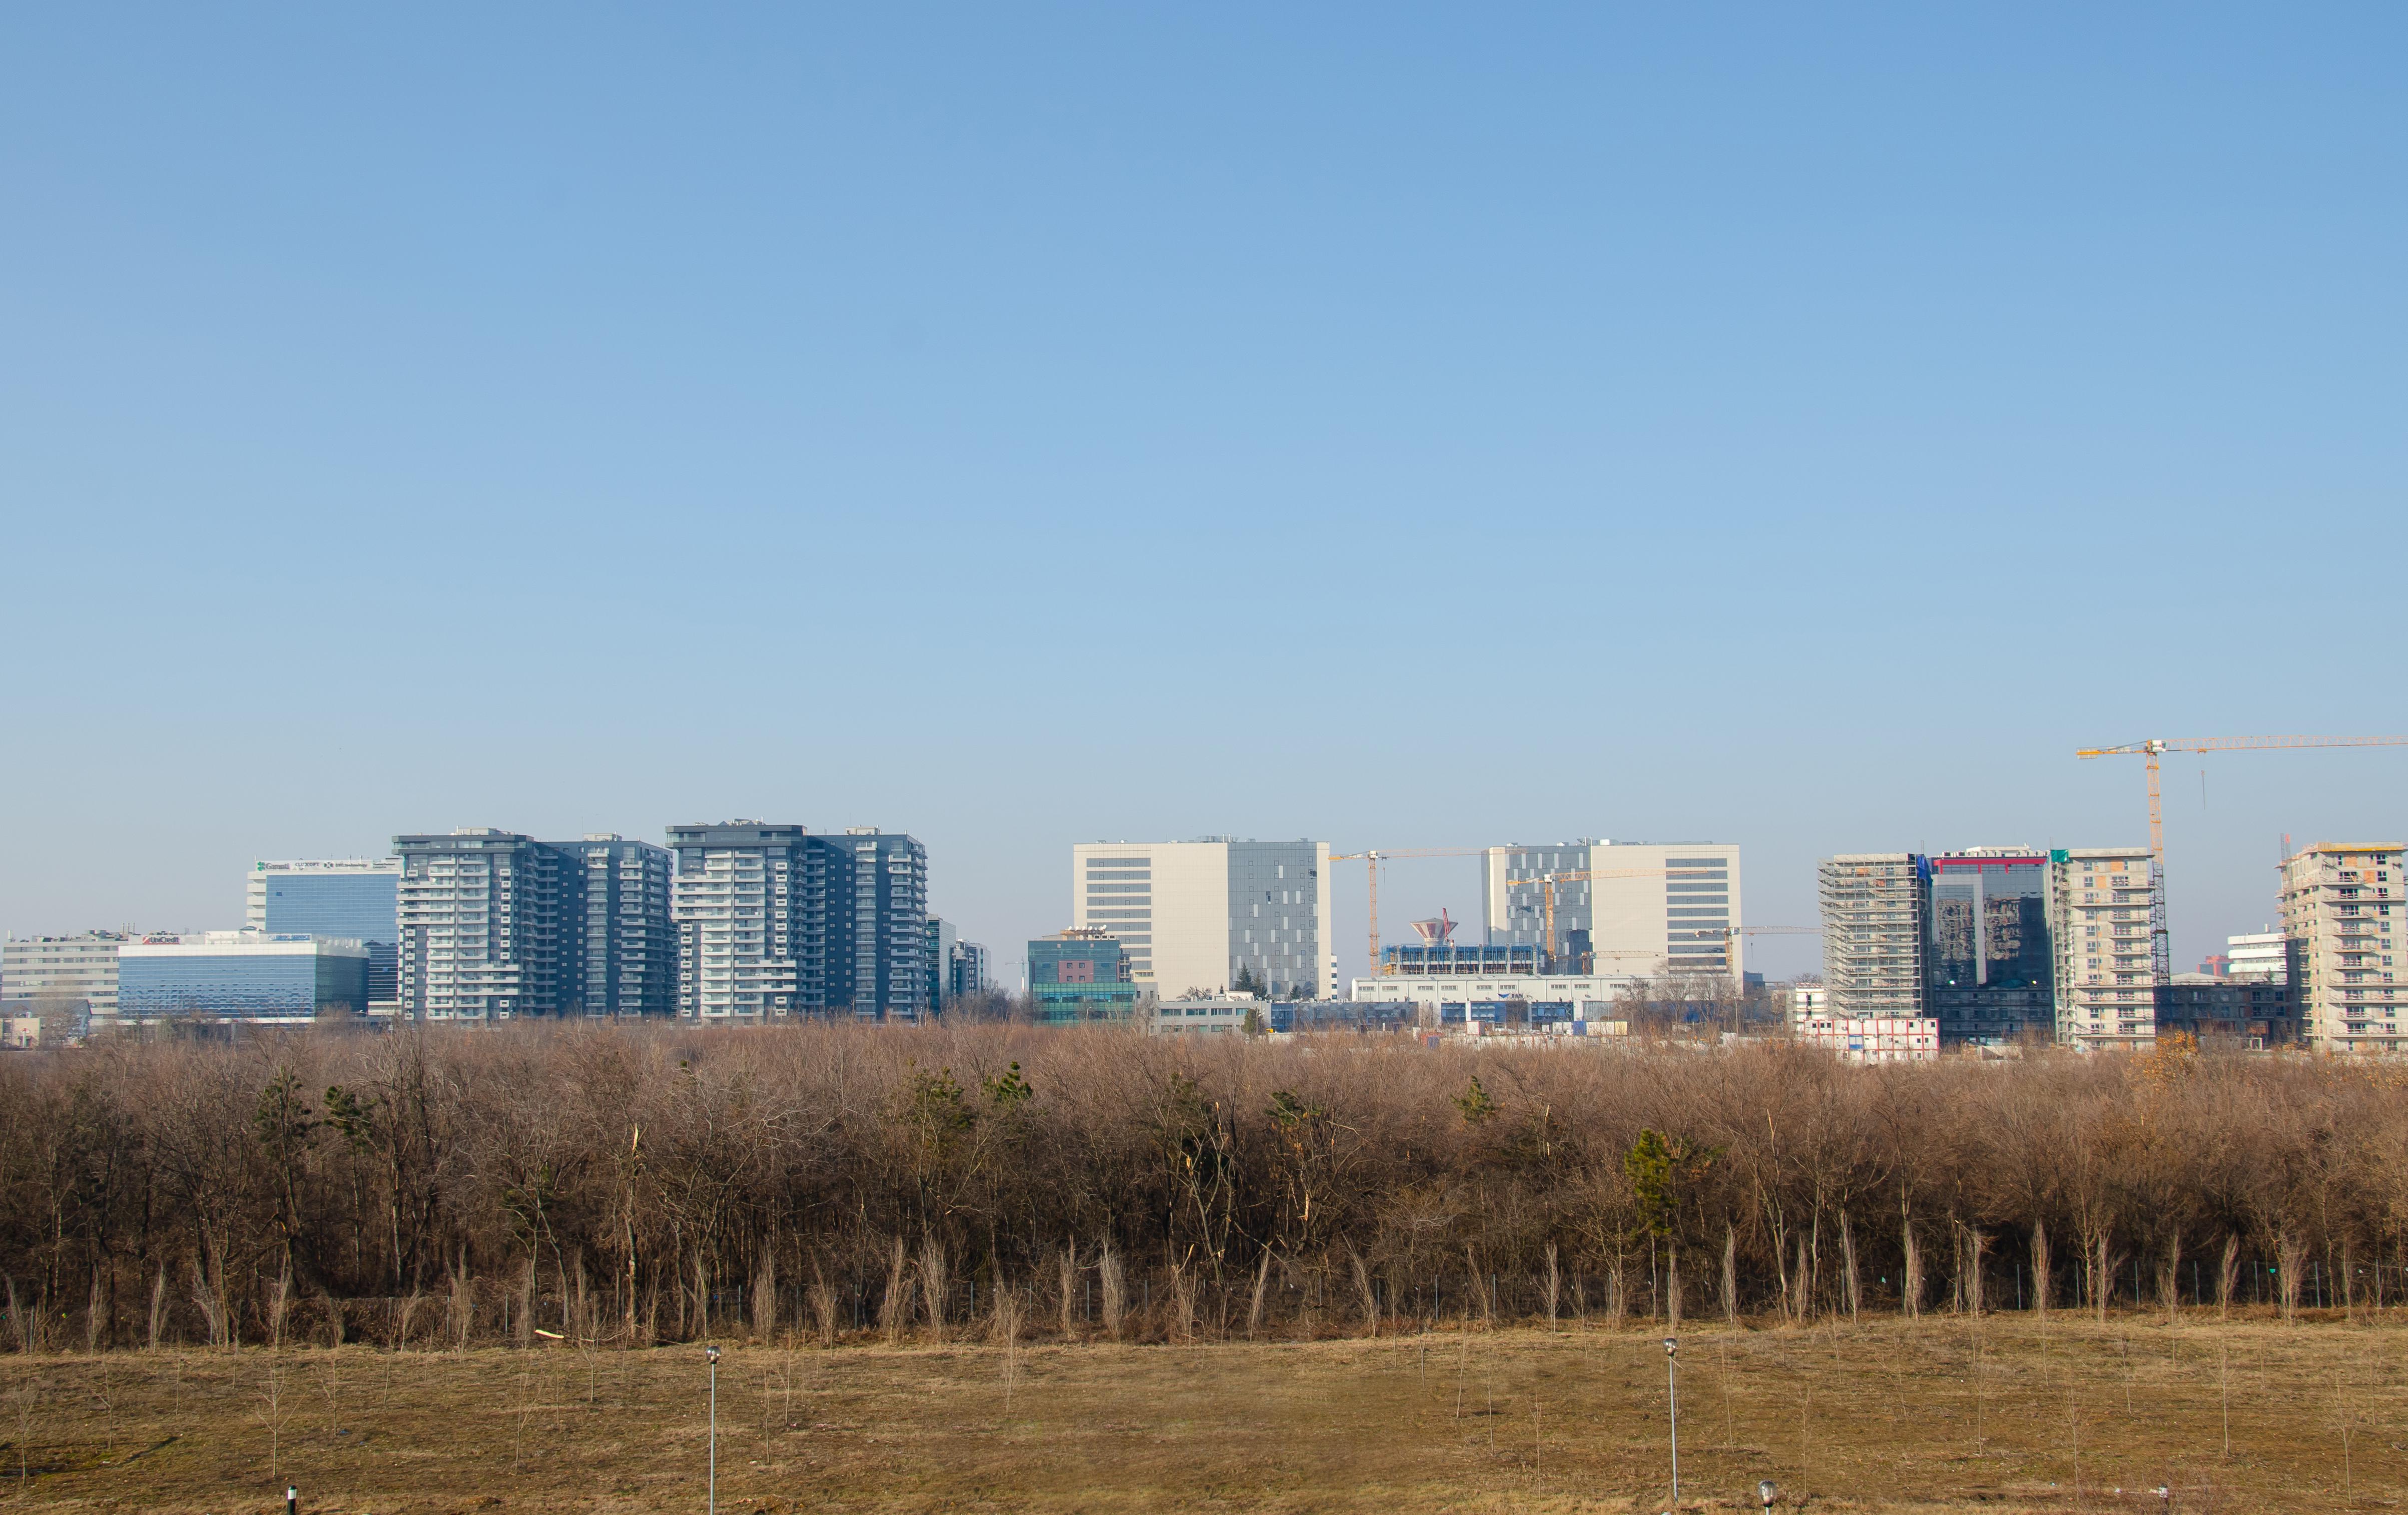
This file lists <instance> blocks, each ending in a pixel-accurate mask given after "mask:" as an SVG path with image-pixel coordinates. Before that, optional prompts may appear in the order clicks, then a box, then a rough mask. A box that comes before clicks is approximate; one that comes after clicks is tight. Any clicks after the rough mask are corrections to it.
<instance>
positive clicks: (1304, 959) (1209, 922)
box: [1070, 836, 1338, 999]
mask: <svg viewBox="0 0 2408 1515" xmlns="http://www.w3.org/2000/svg"><path fill="white" fill-rule="evenodd" d="M1070 924H1071V926H1072V927H1073V928H1074V929H1081V930H1086V929H1096V930H1102V931H1107V932H1110V933H1111V936H1113V937H1114V938H1116V939H1117V940H1118V941H1119V942H1120V943H1121V946H1122V950H1124V951H1125V953H1126V955H1127V957H1128V960H1129V963H1130V965H1131V969H1132V974H1133V978H1134V980H1135V981H1136V982H1137V983H1139V984H1140V985H1141V986H1143V987H1144V988H1146V989H1150V990H1153V991H1154V992H1155V993H1158V994H1160V995H1161V996H1162V997H1163V998H1166V999H1169V998H1176V997H1179V996H1182V995H1185V994H1187V993H1190V992H1191V991H1194V992H1198V993H1206V994H1220V993H1226V992H1227V991H1228V990H1230V989H1231V988H1233V987H1235V986H1236V984H1237V983H1238V981H1239V980H1240V978H1245V979H1250V980H1253V981H1256V982H1259V983H1261V984H1263V985H1264V986H1265V987H1266V988H1267V989H1268V990H1269V993H1270V995H1271V996H1272V997H1273V998H1278V999H1290V998H1297V999H1334V998H1336V997H1337V993H1338V960H1337V958H1336V957H1335V956H1333V955H1332V953H1331V951H1330V943H1329V844H1328V843H1327V842H1315V841H1293V842H1255V841H1238V840H1236V839H1234V838H1232V837H1226V836H1208V837H1204V838H1201V839H1199V840H1197V841H1187V842H1083V843H1081V844H1079V845H1077V846H1075V847H1073V848H1071V849H1070Z"/></svg>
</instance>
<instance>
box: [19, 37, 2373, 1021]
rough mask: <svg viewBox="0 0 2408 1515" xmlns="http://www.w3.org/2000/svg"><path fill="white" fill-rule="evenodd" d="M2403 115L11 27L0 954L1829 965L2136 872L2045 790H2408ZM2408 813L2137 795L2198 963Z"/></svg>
mask: <svg viewBox="0 0 2408 1515" xmlns="http://www.w3.org/2000/svg"><path fill="white" fill-rule="evenodd" d="M2403 81H2408V9H2403V8H2402V7H2398V6H2391V5H2367V6H2357V7H2352V6H2322V7H2319V6H2271V5H2269V6H2261V7H2218V6H2202V5H2182V6H2173V5H2162V6H2148V5H2130V6H2104V7H2102V6H2094V5H2078V6H2061V7H2045V6H2013V7H2009V6H1994V7H1972V6H1943V7H1933V6H1907V5H1899V6H1896V7H1848V6H1813V7H1799V6H1763V7H1736V6H1682V7H1605V6H1593V5H1581V6H1564V7H1547V6H1538V5H1532V6H1525V7H1469V6H1464V7H1427V6H1410V5H1409V6H1401V7H1400V6H1355V7H1343V6H1322V7H1298V6H1294V5H1276V6H1249V5H1217V6H1181V7H1172V6H1098V7H1048V6H1044V5H1017V6H972V5H964V6H958V7H912V6H908V5H900V4H897V5H879V6H852V7H819V8H807V7H794V6H775V7H772V6H760V7H734V6H686V7H603V6H588V5H577V6H566V5H564V6H559V7H539V6H533V5H527V6H509V7H493V6H476V7H468V6H462V7H438V6H432V5H429V6H410V7H324V6H318V7H301V6H294V7H286V8H281V9H267V8H247V7H231V6H230V7H196V6H159V7H124V6H107V5H91V6H18V7H12V8H11V9H10V11H9V13H8V15H7V17H6V19H5V20H0V197H4V198H0V207H5V210H0V515H5V521H0V528H5V529H0V596H4V598H0V625H5V627H6V638H7V685H6V688H7V694H6V699H5V703H0V711H5V716H4V717H0V927H5V928H7V929H8V930H13V931H16V932H20V933H23V932H31V931H50V930H63V929H81V928H84V927H88V926H94V925H116V924H123V923H135V924H139V925H143V926H149V927H166V926H188V927H205V926H229V925H234V924H236V923H238V922H239V920H240V915H241V882H240V880H241V875H242V873H243V870H244V868H245V867H246V865H248V863H249V861H250V860H251V859H252V858H254V857H293V856H341V855H356V854H363V853H370V852H380V851H383V850H385V849H386V846H387V843H388V838H389V837H390V836H392V835H393V834H394V833H395V832H397V831H404V830H444V829H449V828H451V827H452V826H455V825H464V824H479V825H496V826H502V827H507V828H509V829H513V830H523V831H528V832H533V833H537V834H538V835H547V836H557V835H575V834H578V833H581V832H585V831H603V830H609V831H618V832H622V833H624V834H627V835H630V836H644V837H649V838H652V839H655V840H657V839H659V838H660V833H661V829H662V827H664V826H665V825H667V824H668V823H670V822H681V821H700V820H716V819H724V818H729V817H735V816H748V817H759V818H763V819H768V820H776V821H795V822H803V823H806V824H810V825H813V826H824V827H830V828H834V827H840V826H843V825H846V824H853V823H867V824H877V825H880V826H883V827H886V828H889V829H901V830H909V831H910V832H912V833H913V834H915V835H917V836H920V837H921V838H923V839H924V840H925V842H926V843H927V846H928V851H929V857H930V870H931V878H932V885H931V888H932V894H933V900H934V904H935V907H936V908H937V909H938V910H939V912H940V913H942V914H944V915H946V916H948V917H950V918H953V919H955V920H958V921H959V922H960V923H961V927H962V930H963V932H964V934H965V935H966V936H969V937H971V938H974V939H982V940H984V941H986V942H988V943H989V944H990V945H991V946H992V947H993V948H994V950H995V955H996V960H997V962H998V964H1003V965H1011V964H1015V961H1016V960H1017V959H1018V958H1019V957H1020V956H1021V955H1022V950H1021V948H1020V947H1019V946H1018V945H1016V944H1017V943H1019V942H1021V941H1023V940H1025V938H1026V937H1027V936H1029V935H1031V934H1034V933H1039V932H1043V931H1047V930H1053V929H1057V928H1059V927H1060V926H1062V925H1063V924H1065V923H1067V917H1068V901H1069V879H1068V849H1069V845H1070V844H1071V843H1072V842H1074V841H1078V840H1088V839H1097V838H1115V839H1116V838H1122V837H1127V838H1149V839H1154V838H1176V837H1183V836H1195V835H1197V834H1202V833H1223V834H1233V835H1237V836H1263V837H1282V836H1316V837H1324V838H1326V839H1328V840H1330V841H1331V842H1333V843H1334V844H1336V845H1337V846H1339V847H1340V849H1342V850H1355V849H1357V848H1360V847H1363V846H1366V845H1377V846H1385V847H1394V848H1406V847H1444V846H1458V845H1461V846H1469V845H1478V844H1483V843H1488V842H1498V841H1513V840H1520V841H1538V840H1553V839H1561V838H1566V837H1570V836H1582V835H1587V836H1612V837H1616V838H1627V839H1633V840H1645V839H1666V840H1670V839H1696V838H1712V839H1720V840H1731V841H1737V842H1739V843H1741V844H1742V846H1743V847H1744V848H1745V849H1746V864H1747V871H1748V897H1747V900H1746V908H1747V910H1748V913H1749V915H1750V916H1751V917H1752V918H1753V919H1754V920H1755V921H1756V922H1760V923H1805V922H1812V921H1813V889H1812V879H1813V861H1814V859H1815V858H1816V857H1817V856H1819V855H1823V854H1826V853H1829V852H1832V851H1841V850H1876V849H1891V848H1913V847H1929V848H1934V849H1938V848H1946V847H1953V846H1965V845H1981V844H1990V843H2002V842H2003V843H2012V842H2029V843H2032V844H2036V845H2048V844H2057V845H2091V844H2102V843H2119V842H2125V841H2130V840H2135V839H2141V838H2144V837H2145V835H2146V822H2145V813H2144V810H2143V798H2142V775H2141V771H2140V768H2139V766H2138V765H2137V764H2136V763H2132V762H2129V761H2123V762H2114V763H2077V762H2076V761H2075V760H2074V758H2073V755H2072V754H2073V750H2074V749H2075V748H2076V747H2077V746H2080V745H2085V744H2091V743H2099V742H2112V741H2123V740H2130V739H2136V738H2139V737H2143V736H2153V735H2154V736H2220V735H2233V734H2246V733H2257V732H2309V733H2345V734H2347V733H2384V732H2394V731H2401V730H2408V714H2403V713H2402V711H2401V696H2402V675H2401V659H2400V627H2401V615H2402V609H2401V599H2402V589H2403V586H2402V581H2401V565H2402V561H2403V560H2402V548H2403V546H2408V524H2403V521H2404V520H2408V511H2403V505H2408V489H2403V479H2408V468H2404V467H2403V465H2408V382H2403V381H2404V380H2408V280H2403V278H2402V271H2403V270H2404V269H2408V195H2403V189H2408V83H2404V82H2403ZM2403 778H2408V750H2399V751H2385V750H2377V751H2372V752H2359V753H2304V754H2271V755H2268V754H2261V755H2244V756H2233V757H2219V758H2213V759H2209V760H2207V761H2206V762H2205V763H2204V765H2202V764H2201V763H2200V762H2199V761H2197V760H2179V761H2176V762H2174V763H2172V764H2171V765H2170V766H2169V770H2168V782H2169V791H2170V802H2169V819H2168V823H2167V831H2168V848H2169V852H2170V855H2171V909H2172V922H2173V928H2174V942H2175V949H2176V954H2177V964H2178V965H2182V966H2187V965H2190V964H2192V963H2195V962H2196V961H2197V959H2198V957H2199V956H2200V953H2201V952H2203V951H2205V950H2209V949H2210V948H2211V946H2212V945H2214V943H2215V942H2217V941H2220V939H2221V937H2222V936H2224V934H2226V933H2227V932H2229V931H2234V930H2243V929H2254V928H2255V927H2257V925H2258V924H2259V923H2260V922H2261V921H2263V920H2265V919H2267V918H2268V917H2270V916H2271V914H2272V909H2273V872H2272V869H2273V865H2274V862H2275V859H2276V856H2277V850H2278V848H2279V845H2280V839H2281V837H2282V836H2283V834H2284V833H2286V832H2288V833H2291V834H2293V835H2294V836H2297V837H2298V838H2300V840H2302V841H2304V840H2307V839H2310V838H2312V837H2322V836H2336V837H2348V838H2353V839H2355V838H2361V837H2367V836H2377V837H2383V838H2395V837H2400V836H2402V835H2403V834H2408V815H2403V800H2402V796H2403V794H2408V786H2403ZM1339 898H1340V922H1339V929H1338V932H1337V933H1336V940H1337V945H1338V946H1339V948H1340V951H1341V969H1342V971H1344V972H1346V973H1349V974H1351V973H1354V972H1356V971H1358V970H1359V964H1360V955H1361V951H1362V948H1361V934H1360V925H1359V922H1360V919H1361V909H1362V885H1361V879H1360V873H1359V870H1358V869H1355V868H1349V869H1347V870H1346V871H1345V872H1344V873H1342V874H1341V875H1340V879H1339ZM1383 904H1385V905H1386V906H1387V907H1388V908H1389V910H1390V911H1392V912H1394V913H1393V915H1392V916H1391V919H1392V920H1393V921H1394V922H1398V924H1399V925H1400V923H1401V922H1402V921H1403V920H1404V919H1405V917H1406V916H1408V915H1410V914H1418V913H1422V912H1424V911H1427V910H1432V909H1435V908H1438V907H1439V906H1441V905H1447V906H1450V907H1452V908H1453V909H1454V911H1455V915H1456V916H1457V917H1464V916H1467V915H1473V916H1475V918H1476V910H1477V905H1478V902H1477V899H1476V897H1475V892H1474V889H1473V887H1472V870H1471V867H1470V865H1469V864H1464V863H1455V862H1441V863H1428V864H1421V865H1399V867H1398V870H1397V872H1396V874H1395V875H1393V876H1392V883H1391V885H1390V888H1389V889H1388V891H1387V892H1386V893H1385V894H1384V895H1383ZM1812 962H1813V946H1812V944H1811V941H1810V940H1808V939H1805V938H1788V939H1783V938H1770V939H1768V940H1767V941H1765V942H1763V943H1760V944H1759V950H1758V951H1757V953H1756V964H1757V965H1759V966H1762V967H1764V968H1766V969H1768V970H1769V971H1770V972H1772V973H1774V974H1775V975H1776V976H1779V975H1785V974H1786V973H1788V972H1791V971H1795V970H1796V969H1799V968H1800V967H1804V966H1807V965H1810V964H1811V963H1812ZM1007 971H1016V968H1015V969H1008V970H1007Z"/></svg>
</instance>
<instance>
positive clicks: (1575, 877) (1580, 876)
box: [1505, 868, 1668, 973]
mask: <svg viewBox="0 0 2408 1515" xmlns="http://www.w3.org/2000/svg"><path fill="white" fill-rule="evenodd" d="M1667 871H1668V870H1666V869H1663V868H1617V869H1613V870H1612V871H1599V870H1597V869H1592V868H1575V869H1570V870H1568V871H1566V872H1563V873H1541V874H1535V875H1533V876H1531V877H1530V878H1527V879H1506V880H1505V887H1506V888H1507V889H1509V890H1510V889H1512V887H1513V886H1514V885H1515V884H1537V885H1539V886H1541V891H1542V893H1544V894H1545V895H1546V900H1547V907H1546V928H1545V930H1544V931H1543V932H1542V933H1541V936H1540V941H1541V944H1542V945H1543V947H1544V951H1545V955H1544V956H1543V957H1542V958H1541V961H1540V964H1539V971H1540V972H1541V973H1544V972H1546V971H1547V969H1549V968H1550V967H1553V966H1554V965H1555V885H1557V884H1559V883H1565V884H1577V883H1586V882H1588V881H1589V880H1591V879H1661V878H1663V877H1664V876H1665V873H1666V872H1667ZM1589 955H1590V956H1591V957H1654V956H1656V953H1654V952H1647V951H1641V950H1627V951H1619V952H1598V951H1592V952H1590V954H1589Z"/></svg>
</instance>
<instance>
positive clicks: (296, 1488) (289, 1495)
mask: <svg viewBox="0 0 2408 1515" xmlns="http://www.w3.org/2000/svg"><path fill="white" fill-rule="evenodd" d="M284 1515H301V1485H299V1484H297V1483H288V1484H286V1485H285V1486H284Z"/></svg>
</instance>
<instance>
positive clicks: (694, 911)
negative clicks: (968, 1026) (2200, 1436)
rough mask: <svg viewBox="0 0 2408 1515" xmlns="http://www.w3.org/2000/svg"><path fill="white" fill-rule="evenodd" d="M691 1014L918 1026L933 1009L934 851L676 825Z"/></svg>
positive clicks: (672, 839)
mask: <svg viewBox="0 0 2408 1515" xmlns="http://www.w3.org/2000/svg"><path fill="white" fill-rule="evenodd" d="M669 846H670V848H671V850H674V851H675V852H676V854H677V875H676V878H675V879H674V880H673V881H672V883H671V885H670V894H671V901H672V905H671V914H672V916H673V918H674V920H675V922H676V925H677V933H678V965H679V973H678V1013H679V1014H681V1015H683V1016H686V1017H688V1018H691V1019H695V1020H706V1021H716V1020H738V1021H764V1020H779V1019H782V1018H784V1017H787V1016H792V1015H810V1014H850V1015H853V1016H855V1017H858V1018H860V1019H865V1020H889V1019H899V1020H912V1019H917V1018H918V1017H920V1016H922V1015H924V1014H925V1013H927V1012H928V1011H929V1010H930V1009H931V1008H933V1006H932V1003H931V988H932V985H931V969H930V965H929V957H928V857H927V850H926V849H925V848H924V847H922V846H921V845H920V843H919V842H918V841H916V840H914V839H913V838H911V837H910V836H904V835H902V834H900V833H893V832H882V831H879V830H878V829H877V828H875V827H867V826H862V827H853V828H850V829H848V830H847V831H846V832H845V833H844V834H843V835H841V836H818V835H814V834H812V833H811V832H810V830H809V828H807V827H803V826H796V825H773V824H769V823H766V822H758V821H730V822H722V823H719V824H716V825H707V824H705V825H687V826H671V827H670V828H669Z"/></svg>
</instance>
